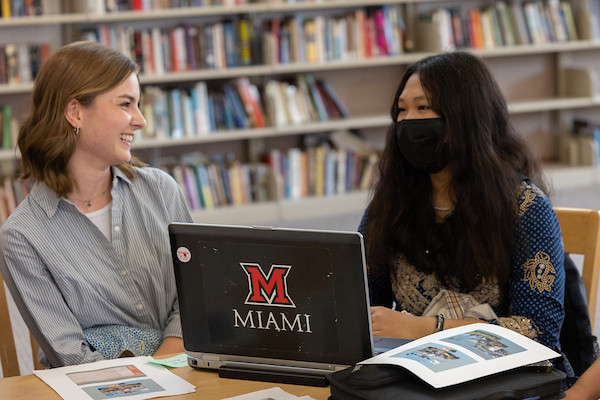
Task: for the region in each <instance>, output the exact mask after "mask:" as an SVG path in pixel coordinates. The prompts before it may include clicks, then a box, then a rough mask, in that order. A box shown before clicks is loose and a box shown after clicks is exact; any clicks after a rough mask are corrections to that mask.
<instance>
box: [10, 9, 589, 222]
mask: <svg viewBox="0 0 600 400" xmlns="http://www.w3.org/2000/svg"><path fill="white" fill-rule="evenodd" d="M43 3H44V4H49V5H50V8H48V9H47V12H46V13H44V14H43V15H39V16H14V15H13V16H12V17H10V18H0V32H1V33H2V34H1V35H0V37H1V39H0V45H2V44H5V43H14V42H18V43H37V42H39V38H40V37H44V40H45V41H47V42H48V43H49V44H50V46H51V48H52V49H56V48H58V47H59V46H60V45H62V44H63V43H66V42H69V41H71V40H73V39H74V38H79V37H81V34H82V32H85V31H90V30H94V29H96V28H98V27H100V26H103V25H104V26H108V27H119V26H121V27H122V26H129V27H132V29H134V30H135V29H139V30H143V29H150V28H151V27H154V26H159V27H160V28H161V29H167V30H168V29H172V28H173V27H176V26H178V25H180V24H198V25H200V24H217V23H219V22H221V21H224V20H228V19H234V20H237V19H240V18H249V19H250V20H255V19H257V20H262V21H263V22H265V21H270V20H273V19H279V20H281V21H283V20H284V19H285V18H292V17H294V16H296V15H302V16H303V18H304V21H306V20H311V19H313V18H315V16H319V15H323V16H325V17H327V16H329V17H331V18H337V17H340V16H342V15H346V14H348V13H351V12H354V11H355V10H358V9H367V7H368V8H369V10H370V9H371V8H370V7H373V6H382V5H385V6H393V7H397V8H398V10H399V12H400V14H401V17H402V19H403V22H404V23H405V24H406V26H405V28H406V35H407V37H408V39H410V40H409V41H408V42H407V41H406V40H405V41H404V43H405V44H406V45H407V46H405V47H406V48H405V49H404V51H403V52H401V53H400V54H394V55H387V56H373V57H370V58H358V57H350V58H347V59H344V60H331V61H326V62H320V63H307V62H290V63H287V64H277V63H276V64H273V63H268V62H263V63H260V64H257V65H245V66H235V67H229V68H220V69H216V68H213V69H208V68H200V69H194V70H185V71H179V72H164V73H161V74H157V73H142V74H141V75H140V81H141V84H142V86H143V87H147V86H158V87H164V88H189V87H190V86H191V85H193V84H194V83H196V82H207V84H208V85H210V86H211V87H219V86H222V85H223V84H225V83H229V82H232V81H233V80H235V79H238V78H241V77H247V78H249V79H250V81H252V82H254V83H255V84H256V85H257V86H258V87H259V88H260V90H261V92H262V95H264V85H265V84H266V82H267V81H269V80H270V79H281V80H286V79H287V80H290V79H293V78H294V77H295V76H297V75H301V74H310V75H312V76H314V77H315V78H316V79H323V80H326V81H327V82H329V83H330V84H331V85H332V86H333V87H334V88H335V90H336V91H337V93H338V95H339V97H341V98H342V100H343V101H344V103H345V105H346V107H347V108H348V110H349V114H350V115H349V116H347V117H345V118H343V119H333V120H326V121H316V122H315V121H313V122H307V123H303V124H299V125H286V126H280V127H277V126H274V125H273V124H267V126H266V127H261V128H243V129H233V130H230V131H227V132H223V131H219V132H216V133H214V134H210V135H204V136H193V135H192V136H189V137H182V138H180V139H173V138H170V137H157V138H144V139H143V140H136V142H135V144H134V153H135V154H137V155H138V156H140V157H141V158H142V159H144V160H146V161H149V162H150V163H155V162H158V160H161V159H163V158H170V159H173V158H177V157H178V156H180V155H182V154H184V153H187V152H189V151H202V152H206V153H211V152H223V151H228V152H229V151H230V152H232V153H233V154H234V155H235V157H236V158H237V159H239V160H242V161H254V160H255V158H256V155H257V154H258V153H260V152H262V151H269V150H271V149H273V148H282V149H286V148H295V147H299V146H301V145H302V142H303V140H304V139H305V138H306V137H308V136H317V137H324V138H327V137H328V135H329V133H330V132H333V131H338V130H352V131H357V130H358V131H360V132H361V134H362V136H363V138H364V139H365V141H366V142H368V143H369V144H371V145H372V146H373V147H374V148H381V146H382V142H383V137H384V135H385V131H386V129H387V126H388V124H389V116H388V114H387V111H388V108H389V104H390V101H391V98H392V96H393V91H394V89H395V85H396V84H397V81H398V80H399V77H400V76H401V74H402V72H403V71H404V68H405V67H406V66H407V65H408V64H410V63H412V62H414V61H416V60H418V59H420V58H422V57H424V56H426V55H429V54H433V53H436V52H439V51H445V50H446V49H445V48H444V45H443V44H442V42H441V41H442V39H443V37H442V36H440V35H441V34H440V29H441V28H440V25H439V23H438V22H437V21H431V22H428V23H425V24H422V23H421V22H420V21H421V20H422V19H423V18H422V16H430V15H432V14H434V13H436V12H438V10H440V9H452V10H455V9H458V10H460V11H461V12H464V11H465V10H468V9H471V8H478V9H481V10H484V9H486V8H487V7H489V6H490V5H492V4H494V3H495V2H493V1H489V0H485V1H484V0H468V1H453V0H438V1H430V0H383V1H373V0H369V1H366V0H365V1H359V0H339V1H327V0H323V1H318V2H313V1H303V2H294V3H286V2H257V3H243V2H242V4H238V5H227V4H229V3H227V2H226V1H225V3H226V4H225V5H223V6H194V7H181V8H167V9H159V10H147V11H118V12H108V11H105V12H98V11H97V10H98V7H99V5H100V4H102V0H91V1H88V5H89V8H86V3H85V2H79V1H75V0H71V1H62V2H49V1H46V2H43ZM190 3H193V2H190ZM232 3H233V2H232ZM507 3H508V4H512V3H516V4H517V5H523V4H524V3H531V1H519V0H516V1H514V2H512V1H508V2H507ZM540 3H541V4H547V3H548V0H544V1H542V2H540ZM599 3H600V0H571V1H569V4H570V5H571V6H572V10H573V14H574V17H575V21H576V29H577V34H578V37H577V40H568V41H554V42H548V43H535V44H512V45H502V46H494V47H481V48H470V51H472V52H473V53H475V54H477V55H480V56H481V57H483V58H484V59H485V61H486V63H488V65H489V66H490V68H491V69H492V71H493V72H494V74H495V76H496V78H497V79H498V81H499V83H500V85H501V87H502V88H503V89H504V90H505V95H506V97H507V100H508V102H509V110H510V112H511V116H512V118H513V120H514V123H515V125H516V126H517V128H518V129H519V130H520V131H521V132H522V133H523V135H524V136H525V137H526V139H527V140H528V141H529V142H530V143H531V144H532V146H533V147H534V149H535V150H536V151H537V152H538V154H539V155H540V156H541V157H542V158H543V159H544V160H546V161H547V162H548V168H547V171H548V173H549V175H550V179H551V180H552V181H553V182H554V185H555V186H557V187H566V186H569V185H574V184H581V185H584V184H591V183H598V182H600V176H599V175H600V174H599V173H598V168H597V167H594V166H576V165H574V164H575V162H574V161H573V160H572V159H569V158H568V157H569V156H568V154H567V153H568V152H566V151H565V150H564V149H563V148H564V147H565V146H566V145H565V142H566V141H567V139H568V137H569V135H568V132H569V130H570V127H571V125H572V121H573V120H574V119H576V118H578V119H587V120H589V121H591V122H592V123H594V124H600V121H599V120H598V119H597V116H596V114H597V112H598V107H600V86H599V85H600V83H599V82H598V81H597V75H598V73H600V63H599V62H598V61H600V60H599V58H600V55H599V54H600V52H599V51H598V50H600V34H598V30H599V28H598V26H600V17H599V16H598V8H599V7H600V4H599ZM82 4H83V5H82ZM423 29H425V31H423ZM423 32H425V33H426V34H425V35H423ZM417 36H425V37H427V39H428V40H427V41H426V43H425V44H421V43H417V41H416V40H414V38H416V37H417ZM409 43H411V44H410V45H409ZM411 46H413V47H412V48H410V47H411ZM32 86H33V85H32V83H31V82H24V83H13V84H0V106H2V105H3V104H11V105H12V106H13V108H14V111H13V115H15V116H16V117H17V119H18V118H19V115H22V112H23V111H24V110H25V108H26V106H27V102H28V95H29V93H30V92H31V89H32ZM18 159H19V157H18V153H17V152H15V151H14V150H9V149H4V150H0V166H2V174H3V176H4V175H8V174H11V173H13V174H14V171H16V170H18V162H19V161H18ZM367 201H368V193H367V192H365V191H359V192H351V193H346V194H336V195H334V196H319V197H309V198H301V199H295V200H287V199H284V198H276V199H274V200H271V201H267V202H263V203H254V204H245V205H241V206H240V205H237V206H226V207H219V208H215V209H211V210H194V211H193V214H194V218H195V219H196V220H198V221H205V222H222V223H252V224H260V223H261V222H263V221H264V222H276V221H278V220H287V219H299V218H304V217H307V218H308V217H318V216H319V215H328V214H330V213H344V212H351V211H356V210H360V209H362V208H364V206H365V205H366V203H367Z"/></svg>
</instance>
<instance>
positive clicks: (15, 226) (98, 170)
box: [0, 42, 191, 367]
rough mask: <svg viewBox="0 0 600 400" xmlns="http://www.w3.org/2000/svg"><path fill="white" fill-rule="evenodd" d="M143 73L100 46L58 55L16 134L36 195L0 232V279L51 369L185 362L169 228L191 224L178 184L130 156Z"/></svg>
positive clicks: (83, 45)
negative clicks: (136, 359)
mask: <svg viewBox="0 0 600 400" xmlns="http://www.w3.org/2000/svg"><path fill="white" fill-rule="evenodd" d="M137 71H138V67H137V65H136V64H135V63H134V62H132V61H131V60H130V59H129V58H127V57H125V56H124V55H123V54H121V53H119V52H118V51H116V50H113V49H110V48H108V47H105V46H102V45H100V44H98V43H95V42H76V43H72V44H69V45H66V46H64V47H62V48H61V49H59V50H58V51H56V52H55V53H54V54H52V56H51V57H50V58H49V59H48V61H47V62H46V63H45V64H44V65H43V67H42V69H41V71H40V72H39V74H38V76H37V78H36V81H35V85H34V89H33V98H32V105H31V111H30V115H29V116H28V117H27V118H26V120H25V121H24V122H23V124H22V126H21V128H20V131H19V136H18V148H19V150H20V152H21V156H22V165H23V170H22V179H29V180H31V181H33V182H34V187H33V189H32V191H31V193H30V194H29V195H28V196H27V197H26V198H25V200H23V202H22V203H21V204H20V205H19V206H18V207H17V209H16V210H15V211H14V212H13V213H12V214H11V216H10V217H9V218H8V220H7V221H6V222H5V224H4V225H3V226H2V228H1V230H0V243H1V246H2V251H3V254H4V259H5V264H6V268H5V269H4V270H3V271H2V274H3V276H4V278H5V280H6V281H7V284H8V285H9V288H10V289H11V292H13V296H15V297H17V296H18V297H19V298H20V299H21V300H22V302H21V303H22V306H21V307H20V312H21V313H22V314H24V315H25V316H26V318H25V320H26V321H30V322H31V324H32V325H33V326H31V327H30V330H31V331H32V332H34V333H35V332H39V333H38V335H37V337H36V338H37V339H38V342H41V343H48V344H49V346H51V349H52V351H49V352H48V353H49V354H45V355H43V356H42V361H43V362H44V363H45V364H46V365H48V366H52V367H56V366H61V365H71V364H80V363H84V362H90V361H95V360H100V359H104V358H113V357H119V356H121V355H128V354H133V355H150V354H166V353H174V352H180V351H183V345H182V340H181V326H180V320H179V308H178V304H177V298H176V289H175V281H174V277H173V271H172V260H171V251H170V245H169V237H168V230H167V228H168V224H169V223H170V222H174V221H180V222H191V216H190V214H189V211H188V209H187V207H186V203H185V200H184V198H183V195H182V193H181V191H180V190H179V188H178V186H177V184H176V183H175V181H174V180H173V179H172V178H171V177H170V176H169V175H168V174H166V173H165V172H163V171H161V170H159V169H156V168H150V167H146V166H145V164H143V163H141V162H140V161H139V160H137V159H136V158H134V157H132V155H131V144H132V141H133V140H134V137H135V135H136V131H137V130H139V129H142V128H143V127H144V125H145V123H146V121H145V119H144V117H143V116H142V114H141V112H140V110H139V107H138V106H139V102H140V85H139V81H138V76H137ZM18 304H19V303H18ZM42 347H43V346H42Z"/></svg>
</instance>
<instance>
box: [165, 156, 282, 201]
mask: <svg viewBox="0 0 600 400" xmlns="http://www.w3.org/2000/svg"><path fill="white" fill-rule="evenodd" d="M164 169H165V170H166V171H167V172H169V174H171V176H173V178H175V180H176V181H177V183H178V184H179V187H180V188H181V191H182V192H183V194H184V195H185V197H186V199H187V202H188V206H189V208H190V210H192V211H193V210H199V209H211V208H214V207H220V206H227V205H242V204H248V203H253V202H264V201H269V200H275V196H274V193H275V192H274V181H273V178H272V172H271V171H270V170H269V168H268V166H267V165H265V164H242V163H240V162H238V161H232V162H225V161H215V162H207V163H204V162H201V163H199V164H181V165H169V166H165V167H164Z"/></svg>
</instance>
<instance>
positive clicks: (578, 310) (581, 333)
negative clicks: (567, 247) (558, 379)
mask: <svg viewBox="0 0 600 400" xmlns="http://www.w3.org/2000/svg"><path fill="white" fill-rule="evenodd" d="M565 277H566V279H565V282H566V283H565V320H564V322H563V325H562V329H561V331H560V345H561V348H562V351H563V353H564V354H565V355H566V356H567V360H569V363H570V364H571V366H572V367H573V370H574V371H575V375H577V376H581V374H583V373H584V372H585V371H586V370H587V369H588V368H589V367H590V366H591V365H592V364H593V363H594V361H596V359H597V358H598V354H599V349H598V340H597V338H596V336H594V335H593V334H592V325H591V322H590V314H589V311H588V306H587V298H586V295H585V286H583V280H582V279H581V275H579V270H578V269H577V266H575V263H574V262H573V260H572V259H571V257H570V256H569V255H568V254H566V255H565Z"/></svg>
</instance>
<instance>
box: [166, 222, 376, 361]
mask: <svg viewBox="0 0 600 400" xmlns="http://www.w3.org/2000/svg"><path fill="white" fill-rule="evenodd" d="M169 234H170V239H171V248H172V253H173V264H174V269H175V278H176V284H177V291H178V296H179V307H180V313H181V324H182V329H183V341H184V347H185V351H186V353H187V354H188V356H190V365H192V366H197V367H202V368H219V367H221V366H223V365H234V364H237V363H242V364H248V365H252V366H254V367H256V368H268V369H273V368H274V369H277V368H284V369H289V368H299V369H302V370H304V369H309V370H317V371H318V370H323V371H329V372H331V371H333V370H338V369H342V368H345V367H347V366H348V365H351V364H353V363H356V362H358V361H361V360H364V359H365V358H368V357H371V356H372V354H373V342H372V337H371V322H370V313H369V301H368V296H367V285H366V273H365V256H364V244H363V238H362V236H361V235H360V233H357V232H338V231H315V230H301V229H284V228H271V227H268V228H261V227H247V226H222V225H206V224H185V223H175V224H171V225H170V226H169Z"/></svg>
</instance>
